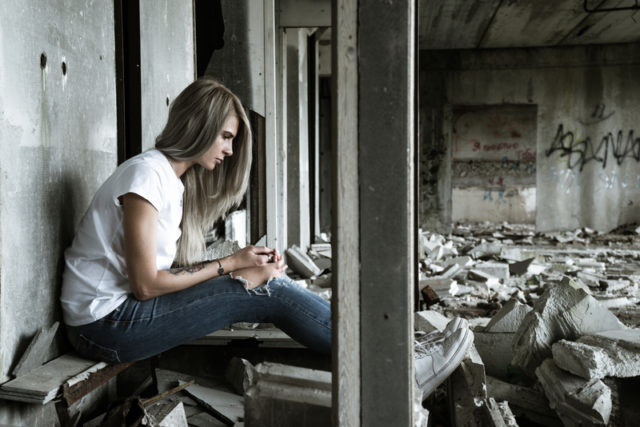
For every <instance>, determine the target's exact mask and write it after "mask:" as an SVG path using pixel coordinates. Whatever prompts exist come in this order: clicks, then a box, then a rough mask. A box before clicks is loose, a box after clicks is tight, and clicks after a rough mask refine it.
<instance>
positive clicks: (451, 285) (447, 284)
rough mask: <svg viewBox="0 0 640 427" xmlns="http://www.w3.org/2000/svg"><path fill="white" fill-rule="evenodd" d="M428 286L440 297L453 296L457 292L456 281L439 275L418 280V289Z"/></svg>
mask: <svg viewBox="0 0 640 427" xmlns="http://www.w3.org/2000/svg"><path fill="white" fill-rule="evenodd" d="M426 286H429V287H430V288H431V289H433V290H434V292H435V293H437V294H438V296H439V297H440V298H444V297H446V296H454V295H456V294H457V293H458V282H457V281H455V280H453V279H443V278H440V277H428V278H426V279H423V280H420V284H419V287H420V290H422V289H423V288H425V287H426Z"/></svg>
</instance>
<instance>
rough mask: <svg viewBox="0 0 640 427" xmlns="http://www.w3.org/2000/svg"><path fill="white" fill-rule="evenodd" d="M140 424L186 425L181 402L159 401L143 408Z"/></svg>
mask: <svg viewBox="0 0 640 427" xmlns="http://www.w3.org/2000/svg"><path fill="white" fill-rule="evenodd" d="M144 413H145V416H144V417H143V419H142V425H148V426H157V427H188V423H187V415H186V414H185V412H184V405H183V404H182V402H175V401H174V402H161V403H157V404H155V405H151V407H149V408H144Z"/></svg>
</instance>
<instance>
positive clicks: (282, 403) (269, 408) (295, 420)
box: [245, 362, 331, 427]
mask: <svg viewBox="0 0 640 427" xmlns="http://www.w3.org/2000/svg"><path fill="white" fill-rule="evenodd" d="M256 373H257V376H256V381H255V383H254V384H253V385H252V386H251V387H250V388H249V390H247V392H246V393H245V409H246V412H245V425H246V426H247V427H251V426H261V427H276V426H277V427H281V426H298V425H300V422H301V420H305V425H308V426H311V427H314V426H318V427H320V426H322V427H324V426H327V425H331V372H325V371H318V370H313V369H307V368H299V367H294V366H287V365H280V364H275V363H269V362H263V363H260V364H258V365H256Z"/></svg>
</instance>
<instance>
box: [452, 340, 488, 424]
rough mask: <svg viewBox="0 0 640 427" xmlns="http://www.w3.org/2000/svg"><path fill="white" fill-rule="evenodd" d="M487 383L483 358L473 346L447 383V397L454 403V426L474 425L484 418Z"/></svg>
mask: <svg viewBox="0 0 640 427" xmlns="http://www.w3.org/2000/svg"><path fill="white" fill-rule="evenodd" d="M485 382H486V377H485V370H484V364H483V363H482V358H481V357H480V355H479V354H478V352H477V351H476V349H475V347H474V346H473V345H472V346H471V347H470V349H469V352H468V353H467V355H466V357H465V358H464V359H463V360H462V363H461V364H460V366H458V367H457V368H456V370H455V371H453V373H452V374H451V376H450V377H449V380H448V381H447V396H448V397H449V400H450V402H452V403H453V404H452V405H451V407H452V408H453V411H452V412H453V414H452V419H453V425H474V420H476V419H478V418H479V417H481V416H482V412H483V408H482V404H483V402H484V401H485V400H486V398H487V387H486V386H485Z"/></svg>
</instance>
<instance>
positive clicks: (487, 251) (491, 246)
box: [469, 241, 502, 259]
mask: <svg viewBox="0 0 640 427" xmlns="http://www.w3.org/2000/svg"><path fill="white" fill-rule="evenodd" d="M501 251H502V244H501V243H499V242H487V241H483V242H482V243H480V244H479V245H478V246H476V247H474V248H473V249H471V250H470V251H469V255H470V256H471V257H472V258H475V259H483V258H490V257H492V256H494V255H496V256H497V255H500V252H501Z"/></svg>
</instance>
